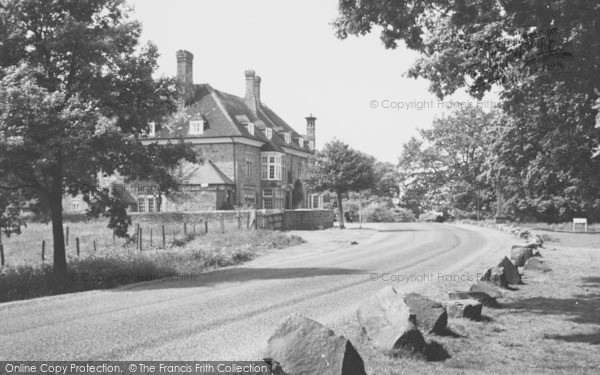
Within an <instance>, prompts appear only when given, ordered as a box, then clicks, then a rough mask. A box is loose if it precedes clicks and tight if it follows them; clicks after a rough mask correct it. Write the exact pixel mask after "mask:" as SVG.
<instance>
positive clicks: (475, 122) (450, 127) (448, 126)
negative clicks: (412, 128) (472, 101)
mask: <svg viewBox="0 0 600 375" xmlns="http://www.w3.org/2000/svg"><path fill="white" fill-rule="evenodd" d="M498 115H499V114H498V113H496V112H489V113H488V112H484V111H483V110H482V109H481V108H479V107H477V106H468V107H464V108H461V109H458V110H455V111H454V112H452V113H451V114H449V115H445V116H442V117H440V118H436V119H435V120H434V121H433V125H432V127H431V128H430V129H421V130H419V135H420V137H419V138H418V139H417V138H414V137H413V138H412V139H411V140H409V142H408V143H406V144H405V145H404V146H403V152H402V155H401V157H400V158H399V166H398V169H399V171H400V176H401V180H404V181H405V182H407V183H406V185H405V189H404V192H403V195H402V201H401V203H402V205H403V206H404V207H406V208H411V209H412V210H413V212H415V214H418V213H420V212H422V211H424V210H438V211H444V210H461V211H468V212H471V213H473V212H475V211H476V210H477V209H478V208H479V206H480V203H481V202H480V193H481V191H485V190H486V189H488V190H489V189H490V186H489V185H486V184H485V183H483V182H481V181H480V180H481V179H480V176H481V174H482V173H483V172H484V167H485V162H486V160H487V158H488V154H489V147H488V144H489V143H490V142H489V131H490V129H491V127H492V125H493V124H494V121H495V118H496V117H497V116H498Z"/></svg>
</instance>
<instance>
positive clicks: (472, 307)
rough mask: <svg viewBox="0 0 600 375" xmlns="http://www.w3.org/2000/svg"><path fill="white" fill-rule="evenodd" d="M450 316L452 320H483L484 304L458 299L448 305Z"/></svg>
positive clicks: (472, 300)
mask: <svg viewBox="0 0 600 375" xmlns="http://www.w3.org/2000/svg"><path fill="white" fill-rule="evenodd" d="M446 309H447V310H448V315H449V316H451V317H452V318H467V319H471V320H481V310H482V309H483V304H482V303H481V302H479V301H477V300H474V299H458V300H454V301H448V302H447V303H446Z"/></svg>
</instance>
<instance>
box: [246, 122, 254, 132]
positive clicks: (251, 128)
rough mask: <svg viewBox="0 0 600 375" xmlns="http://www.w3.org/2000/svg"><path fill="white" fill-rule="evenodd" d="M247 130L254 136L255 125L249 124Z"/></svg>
mask: <svg viewBox="0 0 600 375" xmlns="http://www.w3.org/2000/svg"><path fill="white" fill-rule="evenodd" d="M246 130H248V133H250V134H251V135H254V123H252V122H249V123H247V124H246Z"/></svg>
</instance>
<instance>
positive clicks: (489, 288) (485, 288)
mask: <svg viewBox="0 0 600 375" xmlns="http://www.w3.org/2000/svg"><path fill="white" fill-rule="evenodd" d="M469 293H485V294H487V295H488V296H490V297H491V298H493V299H497V298H500V297H502V292H501V291H500V289H498V288H496V287H495V286H493V285H491V284H488V283H486V282H481V281H480V282H478V283H477V284H473V285H471V288H469Z"/></svg>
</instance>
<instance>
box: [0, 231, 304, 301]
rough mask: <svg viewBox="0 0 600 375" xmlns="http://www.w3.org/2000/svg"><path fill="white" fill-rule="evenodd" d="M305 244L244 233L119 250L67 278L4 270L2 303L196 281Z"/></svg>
mask: <svg viewBox="0 0 600 375" xmlns="http://www.w3.org/2000/svg"><path fill="white" fill-rule="evenodd" d="M303 242H304V240H303V239H302V238H301V237H298V236H294V235H289V234H286V233H282V232H274V231H263V230H258V231H256V230H244V231H237V232H233V233H227V234H226V235H223V234H218V233H209V234H206V235H202V236H199V237H197V238H195V239H190V238H185V239H183V238H182V241H181V244H182V246H181V247H178V246H173V247H171V248H167V249H153V250H147V251H142V252H140V251H126V250H124V249H123V248H119V247H115V248H114V249H111V250H110V251H106V252H98V253H92V254H90V255H89V256H86V257H82V258H71V259H69V271H68V274H67V277H63V276H57V275H55V274H54V272H53V270H52V267H51V266H50V265H48V264H41V265H37V266H15V267H3V268H2V269H0V302H6V301H12V300H18V299H26V298H33V297H40V296H47V295H55V294H63V293H72V292H79V291H85V290H94V289H110V288H114V287H116V286H119V285H124V284H131V283H136V282H143V281H151V280H164V278H169V277H173V276H182V275H196V274H199V273H201V272H203V271H206V270H207V269H209V268H215V267H224V266H231V265H235V264H239V263H241V262H245V261H248V260H251V259H253V258H254V257H255V256H256V255H257V254H258V253H259V252H261V251H264V250H266V249H281V248H284V247H288V246H294V245H298V244H300V243H303Z"/></svg>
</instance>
